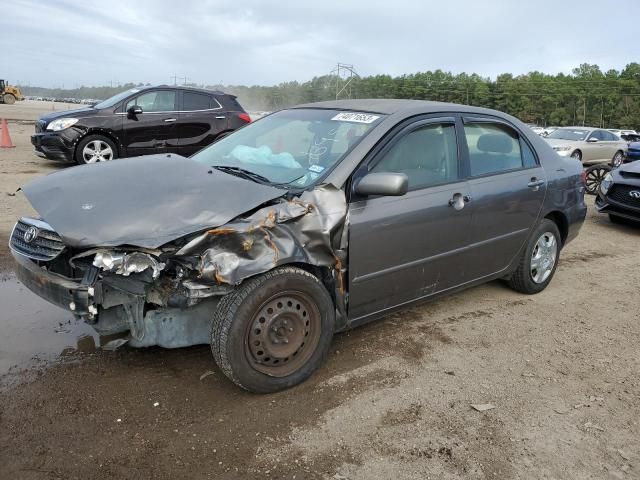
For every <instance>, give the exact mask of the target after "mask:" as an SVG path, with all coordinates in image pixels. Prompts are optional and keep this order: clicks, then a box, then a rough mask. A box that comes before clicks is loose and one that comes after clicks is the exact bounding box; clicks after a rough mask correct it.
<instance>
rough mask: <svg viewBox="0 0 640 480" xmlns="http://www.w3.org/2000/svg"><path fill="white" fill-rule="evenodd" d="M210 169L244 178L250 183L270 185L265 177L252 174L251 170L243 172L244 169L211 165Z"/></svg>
mask: <svg viewBox="0 0 640 480" xmlns="http://www.w3.org/2000/svg"><path fill="white" fill-rule="evenodd" d="M211 168H215V169H216V170H220V171H221V172H224V173H228V174H229V175H235V176H236V177H240V178H246V179H247V180H251V181H252V182H256V183H260V184H262V185H272V182H271V181H270V180H269V179H268V178H267V177H263V176H262V175H260V174H259V173H255V172H252V171H251V170H245V169H244V168H240V167H230V166H228V165H212V166H211Z"/></svg>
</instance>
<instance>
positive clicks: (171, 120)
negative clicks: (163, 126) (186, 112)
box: [164, 118, 177, 123]
mask: <svg viewBox="0 0 640 480" xmlns="http://www.w3.org/2000/svg"><path fill="white" fill-rule="evenodd" d="M176 120H177V119H176V118H165V119H164V121H165V122H167V123H169V122H175V121H176Z"/></svg>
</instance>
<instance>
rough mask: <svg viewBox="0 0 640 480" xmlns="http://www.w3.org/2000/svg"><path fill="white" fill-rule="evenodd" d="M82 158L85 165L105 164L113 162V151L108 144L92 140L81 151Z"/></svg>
mask: <svg viewBox="0 0 640 480" xmlns="http://www.w3.org/2000/svg"><path fill="white" fill-rule="evenodd" d="M82 158H83V159H84V161H85V163H96V162H107V161H109V160H113V150H112V149H111V147H110V146H109V144H108V143H106V142H104V141H102V140H93V141H92V142H89V143H87V144H86V145H85V146H84V148H83V149H82Z"/></svg>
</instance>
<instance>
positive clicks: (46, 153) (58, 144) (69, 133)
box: [31, 128, 80, 162]
mask: <svg viewBox="0 0 640 480" xmlns="http://www.w3.org/2000/svg"><path fill="white" fill-rule="evenodd" d="M79 139H80V132H78V131H75V130H73V129H72V128H69V129H67V130H63V131H61V132H42V133H35V134H33V135H32V136H31V144H32V145H33V147H34V148H35V150H36V155H38V156H40V157H44V158H48V159H50V160H61V161H63V162H73V161H74V158H73V154H74V152H75V147H76V144H77V141H78V140H79Z"/></svg>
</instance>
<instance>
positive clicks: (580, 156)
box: [545, 127, 627, 167]
mask: <svg viewBox="0 0 640 480" xmlns="http://www.w3.org/2000/svg"><path fill="white" fill-rule="evenodd" d="M545 140H546V141H547V142H548V143H549V145H551V147H552V148H553V149H554V150H555V151H556V152H558V155H560V156H563V157H573V158H575V159H576V160H580V161H581V162H582V163H583V164H585V165H591V164H594V163H608V162H611V164H612V165H614V166H616V167H617V166H619V165H621V164H622V162H623V161H624V158H625V154H626V152H627V143H626V142H625V141H624V140H622V139H621V138H620V137H617V136H616V135H614V134H613V133H611V132H609V131H608V130H603V129H600V128H589V127H562V128H558V129H557V130H555V131H553V132H552V133H550V134H549V135H547V136H546V137H545Z"/></svg>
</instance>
